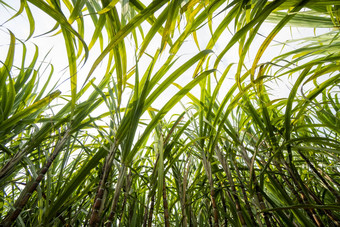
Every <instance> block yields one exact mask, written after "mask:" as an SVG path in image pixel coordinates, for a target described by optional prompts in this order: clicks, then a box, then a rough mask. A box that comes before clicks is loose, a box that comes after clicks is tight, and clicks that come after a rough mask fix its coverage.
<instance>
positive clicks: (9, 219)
mask: <svg viewBox="0 0 340 227" xmlns="http://www.w3.org/2000/svg"><path fill="white" fill-rule="evenodd" d="M70 131H71V130H70V129H68V130H67V131H66V132H65V134H64V136H63V138H62V139H60V140H59V141H58V142H57V144H56V146H55V148H54V150H53V153H52V155H51V156H50V157H49V158H48V160H47V162H46V163H45V165H44V166H43V167H42V168H41V169H40V170H39V172H38V176H37V177H36V178H35V179H32V180H31V181H30V182H29V183H28V184H27V185H26V187H25V188H24V190H23V191H22V192H21V194H20V196H19V198H18V200H17V201H16V202H15V204H14V210H13V211H11V212H9V213H8V214H7V216H6V217H5V219H4V220H3V221H2V223H1V225H2V226H5V227H7V226H11V225H12V224H13V223H14V222H15V220H16V219H17V217H18V216H19V215H20V213H21V211H22V209H23V208H24V207H25V205H26V204H27V202H28V200H29V199H30V198H31V196H32V194H33V192H34V191H35V190H36V188H37V187H38V185H39V184H40V182H41V181H42V180H43V179H44V177H45V174H46V173H47V171H48V170H49V168H50V166H51V165H52V162H53V161H54V160H55V158H56V157H57V155H58V154H59V153H60V151H61V150H62V149H63V148H64V145H65V143H66V141H67V140H68V139H69V137H70Z"/></svg>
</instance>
